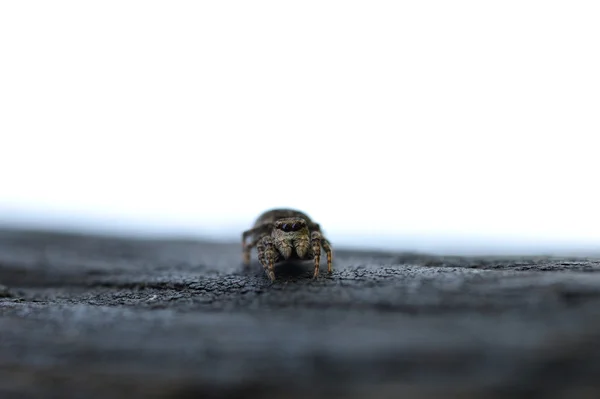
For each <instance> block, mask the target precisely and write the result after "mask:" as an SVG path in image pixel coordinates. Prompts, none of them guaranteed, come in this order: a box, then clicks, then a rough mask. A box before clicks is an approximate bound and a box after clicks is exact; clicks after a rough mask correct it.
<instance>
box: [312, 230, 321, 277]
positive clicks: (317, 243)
mask: <svg viewBox="0 0 600 399" xmlns="http://www.w3.org/2000/svg"><path fill="white" fill-rule="evenodd" d="M310 247H311V251H312V256H313V259H314V260H315V271H314V273H313V278H317V277H318V276H319V263H320V262H321V233H320V232H318V231H313V232H312V233H310Z"/></svg>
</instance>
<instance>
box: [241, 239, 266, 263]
mask: <svg viewBox="0 0 600 399" xmlns="http://www.w3.org/2000/svg"><path fill="white" fill-rule="evenodd" d="M262 238H263V236H260V237H258V238H256V239H254V240H252V241H251V242H249V243H248V244H245V245H244V249H243V251H244V265H245V266H250V254H251V253H252V248H254V247H255V246H256V245H257V244H258V243H259V242H260V240H261V239H262Z"/></svg>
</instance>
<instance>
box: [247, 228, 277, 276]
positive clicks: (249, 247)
mask: <svg viewBox="0 0 600 399" xmlns="http://www.w3.org/2000/svg"><path fill="white" fill-rule="evenodd" d="M272 228H273V224H272V223H265V224H262V225H260V226H257V227H254V228H252V229H250V230H246V231H244V232H243V233H242V254H243V262H244V265H245V266H250V254H251V252H252V248H254V247H255V246H256V245H257V244H258V243H259V242H260V240H261V238H262V237H263V235H264V234H268V232H269V231H270V230H271V229H272ZM252 235H254V236H256V238H255V239H254V240H253V241H252V242H250V243H249V244H246V239H247V238H248V237H249V236H252Z"/></svg>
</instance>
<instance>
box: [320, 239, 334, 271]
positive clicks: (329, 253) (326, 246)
mask: <svg viewBox="0 0 600 399" xmlns="http://www.w3.org/2000/svg"><path fill="white" fill-rule="evenodd" d="M321 245H323V249H324V250H325V253H326V254H327V273H329V274H331V272H332V271H333V267H332V265H331V263H332V258H333V253H332V251H331V243H330V242H329V240H328V239H327V238H325V237H321Z"/></svg>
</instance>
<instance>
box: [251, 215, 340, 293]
mask: <svg viewBox="0 0 600 399" xmlns="http://www.w3.org/2000/svg"><path fill="white" fill-rule="evenodd" d="M249 237H250V239H251V240H250V242H249V243H246V239H247V238H249ZM255 246H256V249H257V251H258V260H259V262H260V263H261V264H262V266H263V268H264V269H265V272H266V273H267V275H268V276H269V278H270V279H271V281H275V272H274V265H275V263H277V262H280V261H284V260H291V259H298V260H308V259H314V261H315V269H314V273H313V278H316V277H318V275H319V262H320V260H321V247H323V249H324V250H325V253H326V254H327V271H328V273H331V270H332V269H331V258H332V251H331V244H330V243H329V241H328V240H327V239H326V238H325V237H324V236H323V233H322V232H321V227H320V226H319V224H317V223H315V222H313V221H312V220H311V219H310V218H309V217H308V215H306V214H305V213H303V212H300V211H297V210H294V209H271V210H269V211H266V212H264V213H263V214H262V215H260V216H259V217H258V219H256V222H255V223H254V226H253V227H252V228H251V229H250V230H247V231H244V233H243V234H242V248H243V257H244V265H245V266H249V265H250V252H251V251H252V248H253V247H255Z"/></svg>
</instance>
